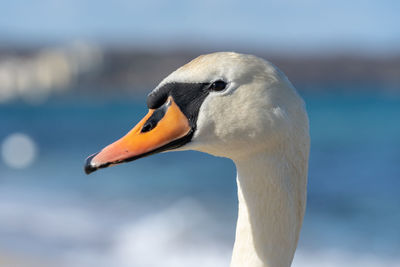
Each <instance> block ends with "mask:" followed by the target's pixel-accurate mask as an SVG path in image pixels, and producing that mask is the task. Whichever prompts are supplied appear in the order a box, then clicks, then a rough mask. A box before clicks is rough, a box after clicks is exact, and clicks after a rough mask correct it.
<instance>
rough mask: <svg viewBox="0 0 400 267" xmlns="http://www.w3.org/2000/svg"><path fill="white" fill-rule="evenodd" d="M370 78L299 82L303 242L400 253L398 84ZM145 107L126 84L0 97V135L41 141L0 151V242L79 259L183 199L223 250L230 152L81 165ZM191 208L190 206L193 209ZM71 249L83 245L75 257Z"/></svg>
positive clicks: (228, 234) (231, 219)
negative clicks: (322, 87)
mask: <svg viewBox="0 0 400 267" xmlns="http://www.w3.org/2000/svg"><path fill="white" fill-rule="evenodd" d="M375 89H376V90H371V91H363V90H362V88H354V86H353V87H350V86H347V87H346V86H343V88H342V90H341V91H340V93H338V92H336V93H320V92H314V93H306V94H304V97H305V100H306V103H307V109H308V112H309V116H310V122H311V138H312V146H311V156H310V169H309V186H308V189H309V195H308V206H307V214H306V218H305V222H304V227H303V231H302V236H301V241H300V251H306V252H307V251H311V253H318V251H320V250H321V249H325V250H327V249H333V250H335V251H336V250H338V251H345V252H346V253H347V252H351V253H354V255H356V256H355V257H359V255H374V257H376V258H377V259H378V262H380V260H382V262H384V261H385V260H387V259H393V258H396V257H398V255H397V253H398V251H400V228H399V225H400V194H399V188H400V166H399V163H400V123H399V118H400V94H396V93H388V92H386V93H384V92H385V91H382V90H379V88H375ZM346 92H351V93H346ZM379 92H380V93H379ZM145 113H146V106H145V96H127V95H122V96H120V97H116V96H115V95H113V96H109V97H107V96H103V97H100V96H99V97H94V98H93V97H89V96H85V95H83V96H80V97H79V98H77V97H73V96H71V97H63V98H53V99H50V100H49V101H47V102H46V103H44V104H42V105H39V106H32V105H28V104H25V103H22V102H14V103H8V104H2V105H0V122H1V127H0V144H1V142H2V140H4V138H6V136H8V135H9V134H11V133H14V132H22V133H25V134H27V135H29V136H30V137H31V138H32V139H33V140H34V141H35V142H36V144H37V146H38V148H39V153H38V156H37V158H36V160H35V162H34V163H33V165H31V166H30V167H29V168H26V169H23V170H14V169H11V168H10V167H8V166H6V164H5V163H4V162H3V161H0V202H1V203H2V204H0V215H1V216H2V218H4V219H3V220H2V221H0V250H5V251H8V252H14V251H17V252H18V253H22V254H25V253H27V254H33V255H41V257H45V258H49V257H50V258H51V257H58V258H59V257H60V255H63V257H64V259H67V260H65V262H66V263H65V266H78V264H77V262H82V258H85V259H87V258H90V259H91V260H92V261H91V263H93V262H95V261H93V259H92V258H94V256H93V257H90V256H88V255H92V254H93V253H94V254H95V255H98V254H96V253H97V252H99V251H103V252H104V251H105V250H107V249H108V248H110V247H112V246H113V245H112V244H114V243H113V242H114V241H113V240H115V235H116V234H115V233H116V232H118V231H119V230H118V229H121V228H123V226H125V225H126V224H127V223H128V222H132V221H135V220H138V219H140V218H143V217H145V216H149V214H150V215H151V214H153V213H155V214H157V213H159V212H160V211H163V210H165V209H168V207H170V206H173V205H175V204H174V203H177V202H179V201H180V200H182V199H191V200H194V201H195V203H197V204H196V205H199V206H200V207H201V208H196V209H200V210H203V211H206V213H207V214H208V215H207V216H208V217H207V216H206V217H207V218H208V219H204V218H203V219H201V220H204V221H205V222H206V223H204V224H207V222H210V223H209V225H204V224H203V227H204V228H205V229H202V231H203V230H204V232H209V233H210V232H211V233H212V236H213V238H214V239H217V240H218V242H219V243H218V242H217V243H218V244H221V246H222V247H224V246H226V248H227V250H229V249H230V247H231V245H232V242H233V238H234V229H235V220H236V208H237V199H236V185H235V167H234V165H233V163H232V162H231V161H230V160H228V159H222V158H214V157H211V156H208V155H205V154H202V153H199V152H174V153H166V154H160V155H155V156H152V157H149V158H144V159H141V160H139V161H136V162H133V163H129V164H124V165H120V166H117V167H113V168H108V169H105V170H101V171H99V172H96V173H94V174H93V175H90V176H86V175H85V174H84V173H83V161H84V159H85V157H86V156H88V155H89V154H91V153H94V152H96V151H98V150H99V149H101V148H102V147H103V146H104V145H106V144H109V143H110V142H112V141H114V140H116V139H117V138H119V137H121V136H122V135H124V134H125V133H126V132H127V131H128V130H129V129H130V128H132V127H133V125H134V124H135V123H136V122H137V121H138V120H139V119H140V118H141V117H142V116H143V115H144V114H145ZM196 209H191V210H193V213H194V214H187V216H188V217H190V216H196V215H195V213H196ZM210 218H211V219H210ZM199 220H200V219H199ZM89 222H91V224H90V223H89ZM32 225H34V226H32ZM38 225H39V226H38ZM196 227H198V226H196ZM66 229H67V230H66ZM94 229H95V230H94ZM200 230H201V229H200ZM61 233H62V234H61ZM99 233H101V234H99ZM106 233H108V234H106ZM107 235H108V236H107ZM118 236H119V235H118ZM196 240H197V239H196ZM188 243H190V239H189V241H188ZM185 244H186V243H185ZM148 245H149V246H150V247H151V246H153V245H154V244H153V243H151V242H150V244H148ZM186 245H187V244H186ZM186 245H185V246H186ZM73 247H78V248H85V249H86V250H85V251H89V250H90V251H91V253H92V254H90V253H86V252H82V250H80V253H81V254H79V253H77V252H76V251H75V250H73V249H72V248H73ZM71 251H75V253H76V254H77V255H80V256H76V257H75V258H74V257H72V258H71V256H70V255H71V253H72V252H71ZM93 251H97V252H96V253H95V252H93ZM67 252H68V253H69V254H68V253H67ZM82 253H83V254H82ZM85 253H86V254H85ZM351 253H350V254H351ZM49 254H51V255H52V256H49ZM66 255H67V256H66ZM74 255H75V254H74ZM118 255H119V254H118ZM110 258H112V257H110ZM225 258H227V260H228V261H229V258H228V257H227V256H225ZM225 258H224V259H225ZM299 261H300V260H299ZM71 262H72V263H71ZM302 262H304V259H303V260H302ZM96 264H97V263H96ZM305 264H307V263H305ZM112 265H113V266H123V265H118V264H117V263H115V262H112ZM139 265H140V264H139ZM139 265H136V266H139ZM300 265H301V264H299V266H300ZM63 266H64V265H63ZM82 266H84V265H82ZM104 266H107V264H105V265H104ZM108 266H110V265H108ZM210 266H211V265H210ZM349 266H350V265H349ZM374 266H375V265H374Z"/></svg>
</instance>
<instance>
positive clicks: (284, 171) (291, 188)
mask: <svg viewBox="0 0 400 267" xmlns="http://www.w3.org/2000/svg"><path fill="white" fill-rule="evenodd" d="M217 79H223V80H224V81H226V82H227V83H228V86H227V88H226V90H225V91H224V92H211V93H210V94H209V95H208V96H207V97H206V98H205V100H204V102H203V103H202V105H201V107H200V110H199V114H198V118H197V129H196V131H195V133H194V136H193V138H192V140H191V142H190V143H189V144H187V145H185V146H184V147H182V148H181V149H194V150H199V151H203V152H206V153H209V154H212V155H216V156H222V157H228V158H231V159H232V160H233V161H234V162H235V164H236V166H237V171H238V177H237V182H238V198H239V216H238V222H237V230H236V241H235V245H234V251H233V255H232V262H231V266H232V267H242V266H249V267H259V266H260V267H261V266H269V267H280V266H283V267H287V266H290V264H291V261H292V259H293V255H294V251H295V249H296V246H297V241H298V237H299V232H300V228H301V224H302V220H303V215H304V210H305V202H306V184H307V166H308V153H309V129H308V118H307V114H306V112H305V108H304V102H303V101H302V99H301V98H300V97H299V95H298V94H297V92H296V90H295V89H294V88H293V86H292V85H291V84H290V82H289V81H288V79H287V78H286V76H285V75H284V74H283V73H282V72H280V71H279V70H278V69H277V68H276V67H275V66H273V65H272V64H270V63H269V62H267V61H264V60H262V59H260V58H257V57H254V56H250V55H242V54H236V53H214V54H210V55H205V56H200V57H198V58H196V59H194V60H193V61H191V62H190V63H188V64H186V65H185V66H183V67H181V68H179V69H178V70H176V71H175V72H173V73H172V74H171V75H169V76H168V77H167V78H165V79H164V80H163V81H162V82H161V84H160V85H159V86H158V87H157V88H156V89H155V90H158V88H160V87H161V86H163V85H164V84H166V83H173V82H185V83H198V82H200V83H203V82H210V81H213V80H217Z"/></svg>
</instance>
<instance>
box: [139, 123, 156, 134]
mask: <svg viewBox="0 0 400 267" xmlns="http://www.w3.org/2000/svg"><path fill="white" fill-rule="evenodd" d="M156 125H157V123H153V122H152V121H151V120H148V121H146V123H145V124H144V125H143V127H142V130H141V132H142V133H145V132H148V131H150V130H152V129H153V128H154V127H155V126H156Z"/></svg>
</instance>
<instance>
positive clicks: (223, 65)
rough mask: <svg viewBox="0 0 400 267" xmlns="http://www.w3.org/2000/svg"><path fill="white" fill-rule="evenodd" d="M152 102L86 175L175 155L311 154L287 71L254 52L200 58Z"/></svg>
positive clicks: (149, 100) (96, 158) (173, 76)
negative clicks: (282, 151) (189, 152)
mask: <svg viewBox="0 0 400 267" xmlns="http://www.w3.org/2000/svg"><path fill="white" fill-rule="evenodd" d="M147 105H148V108H149V110H150V111H149V113H148V114H147V115H146V116H145V117H144V118H143V119H142V121H140V122H139V123H138V124H137V125H136V126H135V127H134V128H133V129H132V130H131V131H130V132H129V133H128V134H127V135H125V136H124V137H122V138H121V139H119V140H118V141H116V142H114V143H113V144H111V145H109V146H107V147H105V148H104V149H103V150H102V151H100V152H99V153H96V154H94V155H92V156H90V157H89V158H88V159H87V160H86V165H85V171H86V173H90V172H93V171H95V170H97V169H99V168H104V167H108V166H111V165H115V164H119V163H122V162H127V161H132V160H135V159H138V158H141V157H144V156H148V155H151V154H154V153H158V152H164V151H171V150H189V149H190V150H198V151H202V152H206V153H209V154H212V155H215V156H221V157H228V158H232V159H234V160H235V159H239V158H241V157H246V156H247V155H249V154H251V153H255V152H257V151H261V150H270V151H277V150H279V149H281V148H282V147H285V149H290V150H293V149H295V150H304V151H307V149H308V142H309V141H308V120H307V115H306V112H305V109H304V103H303V101H302V99H301V98H300V97H299V95H298V94H297V93H296V91H295V89H294V88H293V86H292V85H291V84H290V82H289V81H288V79H287V78H286V76H285V75H284V74H283V73H282V72H280V71H279V70H278V69H277V68H276V67H275V66H273V65H272V64H271V63H269V62H267V61H265V60H263V59H261V58H258V57H255V56H252V55H245V54H238V53H232V52H219V53H213V54H208V55H203V56H199V57H197V58H195V59H194V60H192V61H191V62H189V63H187V64H186V65H184V66H182V67H180V68H179V69H177V70H176V71H174V72H173V73H171V74H170V75H169V76H167V77H166V78H165V79H164V80H163V81H162V82H161V83H160V84H159V85H158V86H157V87H156V88H155V89H154V90H153V91H152V92H151V93H150V94H149V95H148V98H147ZM286 146H290V147H289V148H288V147H286ZM305 153H308V152H305Z"/></svg>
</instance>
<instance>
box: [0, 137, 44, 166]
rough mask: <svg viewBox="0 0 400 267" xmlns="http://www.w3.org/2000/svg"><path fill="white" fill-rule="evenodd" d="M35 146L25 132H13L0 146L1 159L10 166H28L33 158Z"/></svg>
mask: <svg viewBox="0 0 400 267" xmlns="http://www.w3.org/2000/svg"><path fill="white" fill-rule="evenodd" d="M36 154H37V146H36V144H35V142H34V141H33V140H32V138H31V137H29V136H28V135H26V134H23V133H13V134H11V135H9V136H8V137H6V138H5V139H4V141H3V143H2V146H1V155H2V158H3V161H4V162H5V163H6V165H8V166H9V167H11V168H15V169H23V168H26V167H29V165H31V164H32V163H33V161H34V160H35V157H36Z"/></svg>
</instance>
